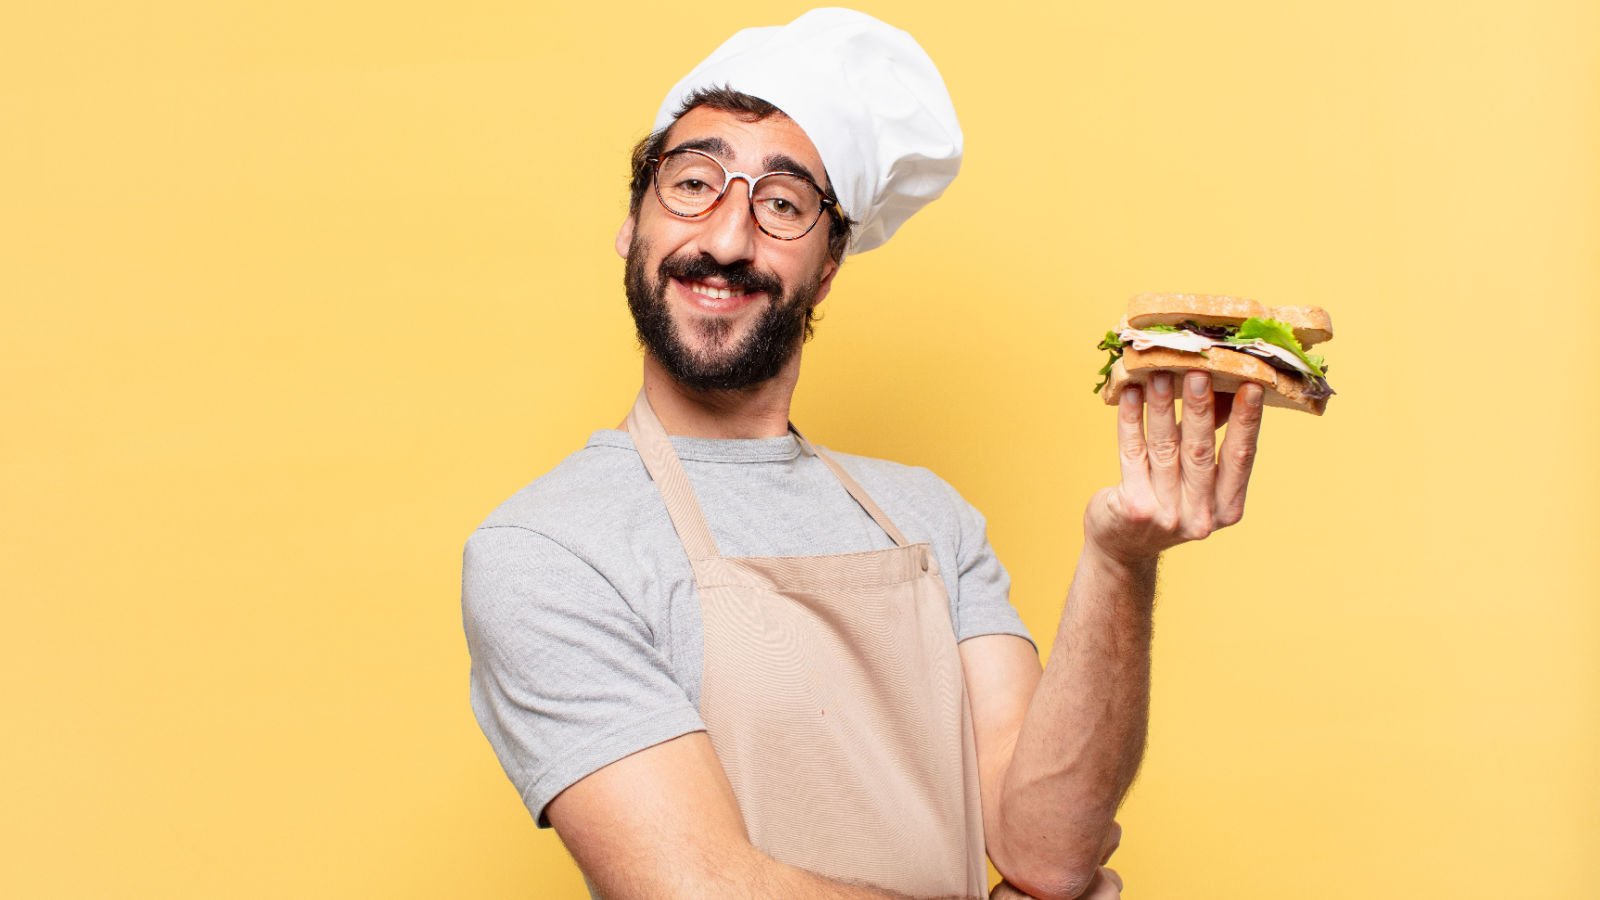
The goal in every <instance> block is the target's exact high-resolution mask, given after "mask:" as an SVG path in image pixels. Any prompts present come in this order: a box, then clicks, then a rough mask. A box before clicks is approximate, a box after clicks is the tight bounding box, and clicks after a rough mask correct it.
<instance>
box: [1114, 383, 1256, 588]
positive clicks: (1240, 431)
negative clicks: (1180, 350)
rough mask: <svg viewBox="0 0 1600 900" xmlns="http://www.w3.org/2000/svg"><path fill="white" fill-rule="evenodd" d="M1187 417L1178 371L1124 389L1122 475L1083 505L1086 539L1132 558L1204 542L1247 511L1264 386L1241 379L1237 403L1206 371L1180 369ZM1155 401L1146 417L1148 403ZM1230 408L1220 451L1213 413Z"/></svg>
mask: <svg viewBox="0 0 1600 900" xmlns="http://www.w3.org/2000/svg"><path fill="white" fill-rule="evenodd" d="M1182 383H1183V389H1184V397H1183V422H1182V423H1181V427H1180V423H1179V422H1178V421H1177V403H1176V400H1177V398H1176V397H1174V396H1173V395H1174V392H1175V388H1176V387H1177V380H1176V379H1175V378H1174V377H1173V376H1172V375H1171V374H1169V373H1166V372H1157V373H1156V374H1155V375H1153V376H1151V378H1150V382H1149V384H1148V385H1146V387H1147V388H1148V389H1149V396H1148V400H1147V398H1146V397H1145V396H1144V390H1143V389H1142V388H1141V387H1139V386H1138V385H1131V386H1129V387H1126V388H1123V390H1122V397H1121V400H1120V402H1119V403H1118V405H1117V443H1118V445H1119V447H1120V450H1121V454H1120V455H1121V459H1122V483H1121V484H1119V485H1117V486H1116V487H1114V488H1105V489H1103V490H1101V491H1099V492H1098V493H1096V494H1095V495H1094V498H1093V499H1092V500H1090V501H1089V509H1088V511H1087V512H1085V513H1084V534H1085V538H1086V540H1087V542H1088V543H1089V544H1090V545H1092V546H1093V547H1094V548H1095V549H1097V550H1099V551H1101V552H1103V553H1104V554H1106V555H1107V556H1108V557H1110V558H1111V559H1114V560H1116V561H1118V562H1121V563H1123V564H1127V565H1131V564H1134V563H1139V562H1144V561H1148V560H1152V559H1154V558H1155V557H1156V556H1157V555H1158V554H1159V553H1161V551H1163V550H1165V549H1167V548H1168V547H1172V546H1175V545H1177V544H1181V543H1183V542H1185V541H1197V540H1200V539H1201V538H1203V537H1205V536H1207V535H1209V534H1211V533H1212V532H1213V531H1216V530H1217V529H1218V528H1226V527H1227V526H1229V525H1232V524H1234V523H1235V522H1238V521H1239V519H1240V518H1241V517H1242V516H1243V515H1244V495H1245V488H1246V487H1248V486H1249V483H1250V469H1251V466H1252V465H1253V464H1254V462H1255V456H1256V440H1257V438H1258V437H1259V435H1260V432H1261V403H1262V388H1261V386H1260V385H1257V384H1246V385H1243V386H1242V387H1241V389H1240V391H1239V393H1238V395H1237V396H1238V399H1239V401H1240V402H1237V403H1234V402H1231V398H1230V397H1229V395H1227V394H1223V395H1221V399H1218V396H1217V395H1215V394H1213V393H1212V390H1211V376H1210V374H1209V373H1206V372H1203V371H1199V370H1194V371H1190V372H1188V373H1187V374H1186V375H1185V376H1184V378H1183V381H1182ZM1146 408H1148V409H1149V413H1150V415H1149V422H1148V426H1147V425H1146V422H1145V415H1144V413H1145V410H1146ZM1218 412H1220V413H1222V414H1223V415H1224V416H1226V417H1227V424H1228V431H1227V434H1226V436H1225V437H1224V438H1223V440H1222V449H1221V451H1220V452H1219V451H1218V450H1217V446H1216V434H1215V432H1216V427H1217V425H1218V424H1219V423H1218V422H1217V420H1216V414H1217V413H1218Z"/></svg>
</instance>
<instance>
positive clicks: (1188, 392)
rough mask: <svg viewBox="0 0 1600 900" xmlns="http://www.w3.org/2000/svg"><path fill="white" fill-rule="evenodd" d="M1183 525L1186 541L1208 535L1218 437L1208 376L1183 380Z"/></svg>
mask: <svg viewBox="0 0 1600 900" xmlns="http://www.w3.org/2000/svg"><path fill="white" fill-rule="evenodd" d="M1182 432H1183V451H1182V466H1183V522H1182V524H1181V525H1180V526H1179V527H1180V529H1181V531H1182V536H1183V537H1184V538H1185V539H1187V540H1196V539H1199V538H1203V537H1205V536H1206V535H1208V534H1210V533H1211V528H1212V524H1211V520H1212V514H1213V509H1214V507H1215V505H1216V501H1217V496H1216V481H1217V463H1216V459H1217V437H1216V434H1215V432H1216V427H1215V424H1214V421H1213V419H1212V393H1211V375H1210V373H1208V372H1202V371H1199V370H1195V371H1191V372H1189V373H1188V374H1187V375H1185V376H1184V380H1183V424H1182Z"/></svg>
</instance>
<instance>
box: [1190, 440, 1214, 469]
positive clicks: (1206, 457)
mask: <svg viewBox="0 0 1600 900" xmlns="http://www.w3.org/2000/svg"><path fill="white" fill-rule="evenodd" d="M1216 452H1217V451H1216V448H1215V447H1214V446H1212V444H1211V442H1210V441H1209V440H1205V441H1184V442H1183V455H1184V456H1185V457H1186V458H1187V459H1188V460H1189V462H1191V463H1194V464H1196V465H1201V466H1210V465H1211V463H1212V462H1213V460H1214V459H1215V456H1216Z"/></svg>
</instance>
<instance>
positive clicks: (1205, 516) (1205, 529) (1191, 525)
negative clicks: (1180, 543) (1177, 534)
mask: <svg viewBox="0 0 1600 900" xmlns="http://www.w3.org/2000/svg"><path fill="white" fill-rule="evenodd" d="M1216 530H1217V529H1216V518H1215V517H1214V516H1212V514H1211V511H1210V510H1205V511H1203V512H1196V513H1195V514H1194V515H1193V516H1190V517H1189V520H1188V521H1187V522H1185V523H1184V526H1183V538H1184V540H1187V541H1199V540H1204V539H1205V538H1206V537H1208V536H1209V535H1210V534H1211V532H1213V531H1216Z"/></svg>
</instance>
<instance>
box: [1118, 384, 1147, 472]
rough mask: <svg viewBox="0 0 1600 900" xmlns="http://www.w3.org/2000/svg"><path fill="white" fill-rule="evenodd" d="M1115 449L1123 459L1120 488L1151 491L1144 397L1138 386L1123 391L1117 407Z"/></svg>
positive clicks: (1131, 386) (1128, 387)
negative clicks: (1145, 433)
mask: <svg viewBox="0 0 1600 900" xmlns="http://www.w3.org/2000/svg"><path fill="white" fill-rule="evenodd" d="M1117 447H1118V449H1119V450H1120V453H1119V456H1120V457H1121V459H1122V484H1123V486H1124V487H1126V488H1128V489H1129V490H1131V491H1134V492H1136V493H1144V492H1148V491H1149V490H1150V464H1149V461H1148V452H1147V450H1146V448H1145V442H1144V397H1143V395H1142V392H1141V391H1140V390H1139V387H1138V386H1137V385H1129V386H1127V387H1125V388H1123V389H1122V400H1121V402H1120V403H1118V404H1117Z"/></svg>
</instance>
